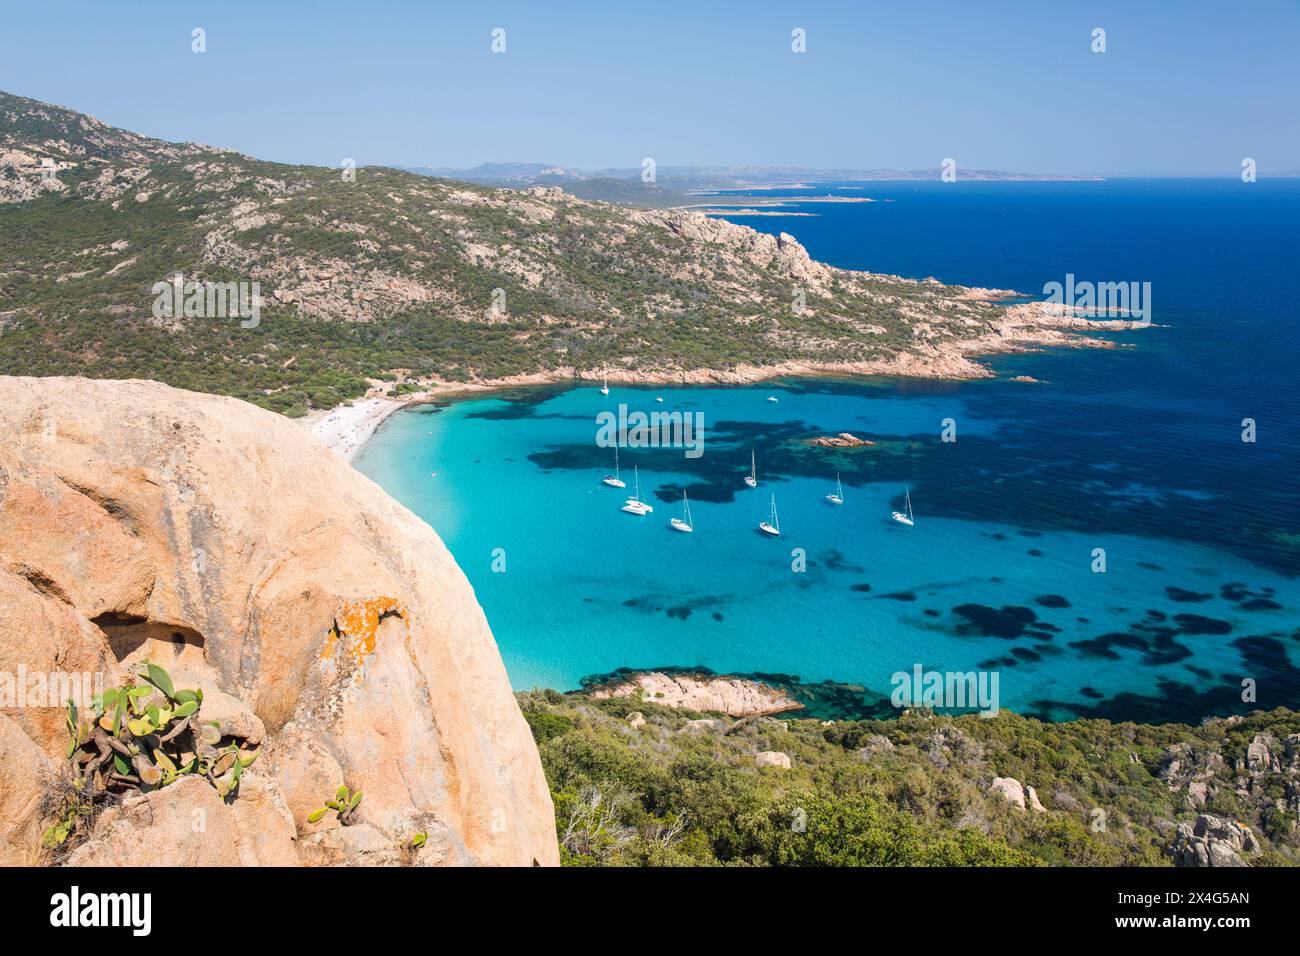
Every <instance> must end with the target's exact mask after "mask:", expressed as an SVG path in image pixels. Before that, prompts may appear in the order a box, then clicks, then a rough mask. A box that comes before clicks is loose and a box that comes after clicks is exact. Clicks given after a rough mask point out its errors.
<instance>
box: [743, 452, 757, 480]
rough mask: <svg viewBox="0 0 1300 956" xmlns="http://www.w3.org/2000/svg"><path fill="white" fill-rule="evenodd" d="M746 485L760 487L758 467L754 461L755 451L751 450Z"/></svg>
mask: <svg viewBox="0 0 1300 956" xmlns="http://www.w3.org/2000/svg"><path fill="white" fill-rule="evenodd" d="M745 484H747V485H749V487H751V488H757V487H758V465H757V464H756V463H755V461H754V450H753V449H752V448H751V449H750V450H749V474H747V475H746V476H745Z"/></svg>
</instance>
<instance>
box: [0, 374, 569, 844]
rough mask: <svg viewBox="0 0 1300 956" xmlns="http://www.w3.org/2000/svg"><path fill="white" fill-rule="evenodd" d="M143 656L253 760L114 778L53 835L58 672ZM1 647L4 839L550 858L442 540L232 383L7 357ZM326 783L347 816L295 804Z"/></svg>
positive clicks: (485, 637) (549, 826) (505, 701)
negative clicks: (16, 679) (212, 782)
mask: <svg viewBox="0 0 1300 956" xmlns="http://www.w3.org/2000/svg"><path fill="white" fill-rule="evenodd" d="M146 660H149V661H152V662H156V663H157V664H159V665H161V666H164V667H166V668H167V669H168V670H169V671H170V672H171V673H172V674H173V675H174V676H175V677H176V679H177V686H186V687H194V688H197V689H201V690H202V691H203V708H204V714H205V715H208V716H210V717H211V718H212V719H213V720H214V721H216V723H217V724H219V725H220V731H221V733H222V734H223V735H224V734H229V735H233V736H235V737H238V739H239V740H240V741H242V742H243V743H244V744H245V745H247V746H249V747H256V748H257V753H258V759H257V760H256V762H255V763H253V764H252V766H251V767H249V769H248V770H247V772H245V773H244V775H243V778H242V781H241V782H240V785H239V791H238V793H237V795H234V796H233V797H231V796H226V795H224V794H223V795H221V796H219V795H218V792H217V791H216V790H214V789H212V787H210V786H209V785H208V783H207V782H205V781H203V780H201V779H200V778H197V777H196V778H186V779H182V780H180V782H178V783H175V784H172V785H169V786H163V787H160V788H157V789H153V790H152V791H150V792H143V793H142V792H134V793H129V794H127V795H125V796H119V797H118V798H115V799H114V800H111V801H110V802H109V805H107V806H103V807H98V808H96V810H95V815H94V819H93V821H91V822H90V824H89V825H88V828H87V830H86V832H84V833H82V834H81V837H82V839H80V840H79V841H77V842H78V843H79V845H78V846H75V847H72V846H69V847H64V848H62V849H61V850H60V852H59V853H57V854H53V855H52V854H51V852H50V850H49V849H48V848H43V846H42V834H43V833H44V832H45V831H46V828H47V827H48V826H49V825H50V822H51V817H52V815H54V814H55V813H56V811H57V799H56V797H57V793H58V788H59V786H60V781H66V765H67V760H68V752H69V751H68V730H67V729H66V728H65V718H64V709H63V708H64V704H65V701H64V700H62V699H53V695H54V690H53V688H54V686H55V684H56V677H61V676H66V675H81V674H86V675H91V676H92V677H94V678H95V679H97V680H101V681H102V685H105V686H109V687H113V686H117V685H121V684H123V683H124V682H126V683H130V682H131V681H132V680H134V679H135V678H136V675H137V674H138V673H139V671H140V667H141V665H142V664H143V662H144V661H146ZM0 672H2V673H4V674H7V675H10V676H11V677H12V675H23V677H24V678H25V680H24V686H23V688H22V689H21V696H22V698H23V699H15V698H14V697H13V693H12V692H13V691H14V685H13V682H12V680H11V681H10V682H9V686H8V688H7V690H8V691H9V693H8V694H0V705H3V706H0V741H3V746H2V747H0V810H2V811H3V812H0V863H10V864H12V863H33V862H42V861H49V860H51V859H52V858H55V859H58V858H64V857H66V859H67V860H68V862H70V863H73V864H86V865H130V864H146V863H152V862H155V861H157V860H160V859H161V860H167V861H170V862H173V863H183V864H188V865H239V864H250V863H253V864H255V863H264V864H281V865H283V864H296V863H304V864H347V863H359V862H365V863H413V864H419V865H444V864H446V865H456V864H496V865H520V866H530V865H536V864H541V865H550V864H554V863H556V862H557V861H558V850H557V846H556V838H555V822H554V813H553V809H552V804H551V799H550V795H549V793H548V790H547V785H546V781H545V779H544V778H543V775H542V767H541V764H540V761H539V758H538V753H537V749H536V746H535V745H534V742H533V740H532V739H531V737H530V734H529V731H528V727H527V724H526V723H525V721H524V719H523V718H522V716H521V715H520V712H519V708H518V707H517V705H516V702H515V700H514V698H513V697H512V695H511V690H510V686H509V682H508V680H507V678H506V672H505V668H504V666H503V665H502V662H501V658H500V656H499V654H498V652H497V649H496V645H495V642H494V641H493V638H492V634H491V632H490V631H489V629H488V625H487V621H486V619H485V618H484V615H483V612H482V610H481V609H480V608H479V606H478V604H477V602H476V601H475V599H474V595H473V592H472V590H471V588H470V586H469V584H468V582H467V581H466V579H465V577H464V575H463V574H462V573H461V571H460V569H459V568H458V567H457V566H456V564H455V562H454V561H453V559H452V557H451V555H450V554H449V553H448V551H447V549H446V548H445V547H444V546H443V544H442V542H441V540H440V539H439V538H438V536H437V535H436V534H435V533H434V532H433V531H432V530H431V529H430V528H429V527H428V526H427V525H425V524H424V523H423V522H421V521H420V520H419V519H418V518H416V517H415V516H414V515H412V514H411V513H410V512H409V511H407V510H406V509H405V508H404V507H402V506H401V505H399V504H398V503H397V502H395V501H393V500H392V499H391V498H390V497H389V496H388V495H387V494H386V493H385V492H384V491H383V490H382V489H380V488H379V487H378V486H377V485H375V484H374V483H372V482H371V481H370V480H369V479H367V478H365V477H364V476H362V475H360V474H359V473H357V472H356V471H354V470H353V469H352V468H350V467H348V466H347V465H346V464H345V463H343V462H342V461H340V460H339V459H338V458H337V457H336V456H334V455H333V454H331V453H330V452H329V451H328V450H327V449H325V448H324V447H323V446H321V445H319V444H318V443H317V442H315V441H314V440H313V439H312V438H311V437H310V436H309V435H308V434H307V433H306V432H305V431H304V430H303V429H301V428H299V427H298V426H297V425H296V424H294V423H292V422H290V421H289V420H287V419H285V418H283V417H281V416H279V415H275V414H273V413H271V412H267V411H264V410H262V409H258V408H255V407H253V406H251V405H248V404H246V403H244V402H240V401H237V400H235V399H232V398H222V397H216V396H211V395H201V394H195V393H191V392H185V391H180V390H177V389H173V388H169V387H167V386H164V385H160V384H156V383H152V382H143V381H121V382H115V381H88V380H85V379H76V378H45V379H34V378H0ZM182 682H183V684H182ZM0 690H6V688H4V687H0ZM38 691H39V693H38ZM41 694H44V695H45V696H46V698H48V699H39V698H40V695H41ZM6 697H7V698H8V699H5V698H6ZM341 785H346V786H350V787H351V788H352V789H353V790H363V791H364V794H365V798H364V801H363V802H362V803H360V805H359V807H358V808H357V811H356V815H355V819H351V820H348V821H347V822H349V823H350V824H351V825H348V826H342V825H341V821H340V819H339V818H331V817H327V818H325V819H309V817H313V811H314V810H316V809H317V808H318V807H319V806H321V804H322V802H323V801H325V800H328V799H330V798H331V797H332V795H333V794H334V792H335V790H336V788H339V787H340V786H341ZM144 789H147V788H144ZM223 797H225V798H224V799H223ZM200 811H201V812H202V815H203V819H204V821H205V824H204V829H203V831H202V833H200V834H199V835H197V836H196V831H193V830H192V827H191V822H192V819H194V817H193V814H194V813H198V812H200ZM417 836H419V837H421V839H418V840H416V838H417ZM413 841H415V842H418V843H419V844H420V846H419V847H418V848H415V847H413V846H412V843H413ZM69 851H70V852H69Z"/></svg>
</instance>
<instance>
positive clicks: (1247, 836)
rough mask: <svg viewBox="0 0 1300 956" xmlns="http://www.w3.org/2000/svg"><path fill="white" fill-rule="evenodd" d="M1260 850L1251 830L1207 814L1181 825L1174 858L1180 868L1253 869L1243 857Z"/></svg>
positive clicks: (1175, 844)
mask: <svg viewBox="0 0 1300 956" xmlns="http://www.w3.org/2000/svg"><path fill="white" fill-rule="evenodd" d="M1258 849H1259V843H1258V841H1257V840H1256V839H1255V834H1254V833H1253V832H1252V831H1251V829H1250V827H1248V826H1246V825H1245V824H1242V823H1238V822H1236V821H1235V820H1223V819H1220V818H1219V817H1214V816H1210V815H1209V814H1204V813H1203V814H1201V815H1200V816H1198V817H1197V818H1196V820H1195V821H1194V822H1192V823H1180V824H1178V835H1177V837H1176V838H1175V841H1174V848H1173V858H1174V864H1175V865H1176V866H1249V865H1250V864H1249V863H1247V862H1246V861H1245V859H1244V858H1243V855H1244V854H1248V853H1254V852H1256V851H1257V850H1258Z"/></svg>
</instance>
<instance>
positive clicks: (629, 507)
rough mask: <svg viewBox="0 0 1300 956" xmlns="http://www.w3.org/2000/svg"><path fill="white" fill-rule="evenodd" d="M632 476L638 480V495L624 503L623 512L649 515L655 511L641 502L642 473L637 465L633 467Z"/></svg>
mask: <svg viewBox="0 0 1300 956" xmlns="http://www.w3.org/2000/svg"><path fill="white" fill-rule="evenodd" d="M632 474H633V476H634V477H635V478H636V494H634V495H633V496H632V497H631V498H629V499H627V501H625V502H623V510H624V511H626V512H627V513H628V514H630V515H641V516H644V515H648V514H649V513H650V512H652V511H654V509H653V508H651V507H650V506H649V505H648V504H646V503H645V502H644V501H642V500H641V473H640V472H639V471H637V468H636V466H635V465H633V466H632Z"/></svg>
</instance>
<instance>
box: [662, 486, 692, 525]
mask: <svg viewBox="0 0 1300 956" xmlns="http://www.w3.org/2000/svg"><path fill="white" fill-rule="evenodd" d="M668 523H669V524H670V525H671V526H672V529H673V530H674V531H685V532H686V533H687V534H690V533H691V532H692V531H694V530H695V526H694V525H693V524H691V502H690V499H688V498H687V497H686V489H685V488H683V489H682V516H681V517H680V518H673V519H672V520H671V521H669V522H668Z"/></svg>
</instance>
